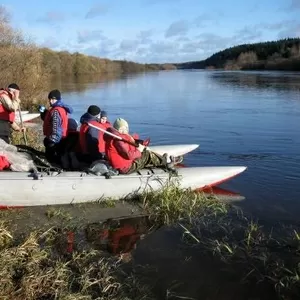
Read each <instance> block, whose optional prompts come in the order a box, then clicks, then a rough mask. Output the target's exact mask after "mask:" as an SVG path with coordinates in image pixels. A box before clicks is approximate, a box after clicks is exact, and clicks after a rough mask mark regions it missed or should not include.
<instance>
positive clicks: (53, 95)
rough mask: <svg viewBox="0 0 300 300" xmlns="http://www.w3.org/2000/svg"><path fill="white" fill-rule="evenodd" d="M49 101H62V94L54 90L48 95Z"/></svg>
mask: <svg viewBox="0 0 300 300" xmlns="http://www.w3.org/2000/svg"><path fill="white" fill-rule="evenodd" d="M48 99H49V100H50V99H56V100H61V94H60V91H59V90H52V91H51V92H50V93H49V94H48Z"/></svg>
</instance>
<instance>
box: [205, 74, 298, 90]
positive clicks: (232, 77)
mask: <svg viewBox="0 0 300 300" xmlns="http://www.w3.org/2000/svg"><path fill="white" fill-rule="evenodd" d="M209 76H210V78H211V79H213V80H214V81H215V82H217V83H218V84H220V85H222V86H226V85H228V84H229V85H232V86H236V87H243V88H248V89H249V88H255V89H266V90H285V91H286V90H299V89H300V74H299V72H298V73H297V72H284V73H282V72H274V71H272V72H268V71H264V72H257V71H255V72H251V71H226V72H211V73H210V75H209Z"/></svg>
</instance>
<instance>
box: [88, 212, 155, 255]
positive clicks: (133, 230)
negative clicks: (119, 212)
mask: <svg viewBox="0 0 300 300" xmlns="http://www.w3.org/2000/svg"><path fill="white" fill-rule="evenodd" d="M150 227H151V225H150V222H149V219H148V217H146V216H144V217H134V218H125V219H109V220H107V221H105V222H103V223H98V222H95V223H92V224H88V225H87V227H86V229H85V234H86V241H87V242H88V243H90V244H92V245H93V247H95V248H96V249H99V250H106V251H108V252H110V253H112V254H120V253H128V252H130V251H131V250H132V249H134V248H135V247H136V243H137V241H138V240H140V239H141V238H143V235H145V234H147V233H148V232H149V230H150Z"/></svg>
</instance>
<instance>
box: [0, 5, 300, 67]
mask: <svg viewBox="0 0 300 300" xmlns="http://www.w3.org/2000/svg"><path fill="white" fill-rule="evenodd" d="M1 2H2V3H1V4H2V5H4V6H5V8H6V9H7V10H8V11H9V12H10V13H11V16H12V20H11V21H12V25H13V26H14V27H15V28H18V29H21V30H22V31H23V33H24V34H25V35H26V36H28V37H30V38H31V39H32V40H33V41H34V42H36V43H37V44H38V45H41V46H45V47H49V48H51V49H53V50H67V51H70V52H75V51H78V52H81V53H85V54H89V55H95V56H99V57H106V58H110V59H127V60H133V61H137V62H147V63H148V62H157V63H162V62H185V61H192V60H200V59H204V58H207V57H208V56H210V55H212V54H213V53H215V52H217V51H219V50H222V49H224V48H226V47H230V46H233V45H237V44H242V43H252V42H259V41H266V40H274V39H279V38H285V37H299V36H300V18H299V14H300V0H272V1H271V0H264V1H258V0H248V1H241V0H226V1H220V0H219V1H214V0H210V1H203V0H130V1H125V0H115V1H104V0H103V1H101V0H100V1H92V0H85V1H77V0H73V1H69V0H67V1H66V0H64V1H62V0H61V1H58V0H51V1H45V2H43V1H41V0H40V1H37V0H30V1H21V0H2V1H1Z"/></svg>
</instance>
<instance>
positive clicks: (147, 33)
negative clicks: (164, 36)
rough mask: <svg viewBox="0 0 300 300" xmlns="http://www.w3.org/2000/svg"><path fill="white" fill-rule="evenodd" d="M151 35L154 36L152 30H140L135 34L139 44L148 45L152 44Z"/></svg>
mask: <svg viewBox="0 0 300 300" xmlns="http://www.w3.org/2000/svg"><path fill="white" fill-rule="evenodd" d="M153 34H154V30H152V29H149V30H141V31H140V32H139V33H138V34H137V36H136V38H137V39H138V41H139V44H149V43H151V42H152V39H151V37H152V36H153Z"/></svg>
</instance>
